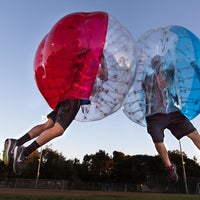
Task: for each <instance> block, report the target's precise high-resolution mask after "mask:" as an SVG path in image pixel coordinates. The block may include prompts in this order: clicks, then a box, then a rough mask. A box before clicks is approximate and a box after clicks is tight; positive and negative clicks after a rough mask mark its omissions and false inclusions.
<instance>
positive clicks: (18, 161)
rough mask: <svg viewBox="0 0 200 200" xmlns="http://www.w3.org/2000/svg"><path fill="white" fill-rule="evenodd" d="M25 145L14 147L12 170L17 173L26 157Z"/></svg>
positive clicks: (19, 171)
mask: <svg viewBox="0 0 200 200" xmlns="http://www.w3.org/2000/svg"><path fill="white" fill-rule="evenodd" d="M25 148H26V147H22V146H16V147H15V149H14V156H13V171H14V172H15V174H17V175H21V172H22V167H23V164H24V161H25V160H26V157H25V156H24V150H25Z"/></svg>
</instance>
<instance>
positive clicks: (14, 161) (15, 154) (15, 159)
mask: <svg viewBox="0 0 200 200" xmlns="http://www.w3.org/2000/svg"><path fill="white" fill-rule="evenodd" d="M18 149H19V148H18V146H17V147H16V148H15V149H14V153H13V171H14V172H15V174H17V175H21V171H17V170H16V167H15V165H16V162H17V153H18Z"/></svg>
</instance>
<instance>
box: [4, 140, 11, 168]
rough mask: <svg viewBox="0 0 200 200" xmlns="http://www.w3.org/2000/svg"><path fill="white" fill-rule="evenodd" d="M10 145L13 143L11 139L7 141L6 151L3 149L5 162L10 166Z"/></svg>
mask: <svg viewBox="0 0 200 200" xmlns="http://www.w3.org/2000/svg"><path fill="white" fill-rule="evenodd" d="M10 145H11V141H10V140H7V141H5V144H4V151H3V162H4V164H5V165H6V166H8V165H9V164H10V159H9V156H8V150H9V148H10Z"/></svg>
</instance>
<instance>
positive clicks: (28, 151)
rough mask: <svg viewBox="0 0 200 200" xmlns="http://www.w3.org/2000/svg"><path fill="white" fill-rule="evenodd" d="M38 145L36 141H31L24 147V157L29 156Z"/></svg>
mask: <svg viewBox="0 0 200 200" xmlns="http://www.w3.org/2000/svg"><path fill="white" fill-rule="evenodd" d="M39 147H40V145H39V144H38V143H37V142H36V141H34V142H32V143H31V144H30V145H29V146H27V147H26V148H25V150H24V156H25V157H27V156H29V155H30V154H31V153H32V152H34V151H35V150H36V149H37V148H39Z"/></svg>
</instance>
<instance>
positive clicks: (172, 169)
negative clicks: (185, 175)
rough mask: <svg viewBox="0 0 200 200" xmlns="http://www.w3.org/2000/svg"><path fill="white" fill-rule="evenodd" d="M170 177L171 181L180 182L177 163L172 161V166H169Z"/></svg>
mask: <svg viewBox="0 0 200 200" xmlns="http://www.w3.org/2000/svg"><path fill="white" fill-rule="evenodd" d="M167 173H168V178H169V180H170V182H172V183H177V182H178V175H177V173H176V165H175V164H174V163H172V165H171V167H167Z"/></svg>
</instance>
